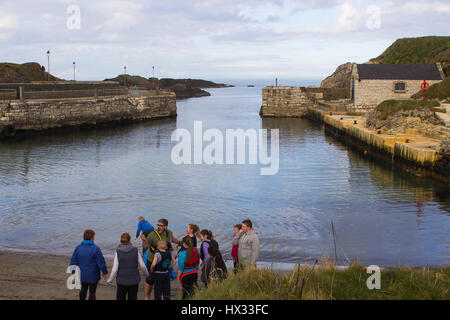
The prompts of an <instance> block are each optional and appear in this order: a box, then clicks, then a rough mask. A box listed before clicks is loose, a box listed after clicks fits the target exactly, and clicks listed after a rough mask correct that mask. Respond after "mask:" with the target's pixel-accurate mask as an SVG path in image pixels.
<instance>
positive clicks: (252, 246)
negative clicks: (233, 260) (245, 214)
mask: <svg viewBox="0 0 450 320" xmlns="http://www.w3.org/2000/svg"><path fill="white" fill-rule="evenodd" d="M233 245H238V246H239V248H238V258H239V264H241V265H248V266H256V261H257V260H258V257H259V238H258V235H257V234H256V232H255V231H254V230H253V224H252V222H251V221H250V219H246V220H244V221H242V228H241V230H240V231H239V233H238V234H236V236H235V237H234V238H233Z"/></svg>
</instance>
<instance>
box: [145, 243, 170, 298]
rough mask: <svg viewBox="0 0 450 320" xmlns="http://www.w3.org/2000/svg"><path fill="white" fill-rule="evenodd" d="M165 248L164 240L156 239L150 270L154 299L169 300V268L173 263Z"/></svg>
mask: <svg viewBox="0 0 450 320" xmlns="http://www.w3.org/2000/svg"><path fill="white" fill-rule="evenodd" d="M166 250H167V242H166V240H159V241H158V251H157V252H156V253H155V255H154V258H153V262H152V265H151V267H150V271H151V272H152V277H153V281H154V288H155V291H154V295H155V300H161V296H162V297H163V298H164V300H170V277H169V269H170V268H172V267H173V266H174V265H175V259H174V258H173V257H172V253H171V252H170V251H166Z"/></svg>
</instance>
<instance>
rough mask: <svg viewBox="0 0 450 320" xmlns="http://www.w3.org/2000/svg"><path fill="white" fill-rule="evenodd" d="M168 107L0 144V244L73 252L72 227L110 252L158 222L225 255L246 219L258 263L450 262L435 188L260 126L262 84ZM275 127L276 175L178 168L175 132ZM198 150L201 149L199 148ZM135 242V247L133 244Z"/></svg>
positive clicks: (312, 126) (319, 142) (449, 208)
mask: <svg viewBox="0 0 450 320" xmlns="http://www.w3.org/2000/svg"><path fill="white" fill-rule="evenodd" d="M208 91H210V92H211V94H212V95H211V96H210V97H203V98H193V99H188V100H184V101H178V102H177V105H178V117H177V118H176V119H164V120H155V121H150V122H143V123H135V124H127V125H120V126H110V127H103V128H96V129H91V130H84V131H78V132H67V133H58V134H56V133H54V134H49V135H40V136H36V137H30V138H28V139H25V140H21V141H15V142H14V143H11V142H0V246H1V247H3V248H10V249H20V250H22V249H25V250H33V251H38V252H44V253H57V254H66V255H70V254H71V253H72V251H73V248H74V247H75V246H76V245H77V244H78V243H79V242H80V241H81V240H82V239H81V238H82V234H83V230H84V229H87V228H92V229H94V230H95V231H96V243H97V244H98V245H99V246H100V247H101V249H102V251H103V252H104V253H105V254H108V255H109V254H112V253H113V252H114V249H115V248H116V246H117V245H118V242H119V238H120V234H121V233H123V232H129V233H130V234H131V235H132V236H133V237H134V234H135V232H136V225H137V218H138V216H140V215H143V216H145V217H147V219H148V220H149V221H150V222H151V223H152V224H154V225H156V221H157V220H158V218H160V217H165V218H167V219H168V220H169V229H171V230H173V231H174V233H175V235H176V236H177V237H178V238H181V236H183V235H184V230H185V227H186V225H187V224H188V223H196V224H198V225H199V226H200V227H201V228H208V229H211V230H212V231H213V233H214V234H215V237H216V239H217V240H218V242H219V244H220V247H221V249H222V251H223V253H224V256H230V251H231V239H232V235H233V233H232V232H233V225H234V224H235V223H239V222H241V221H242V220H243V219H245V218H250V219H251V220H252V221H253V223H254V227H255V230H256V231H257V232H258V234H259V237H260V240H261V249H260V260H261V261H266V262H268V263H270V262H271V261H272V257H273V258H274V261H275V262H277V263H296V262H304V261H305V260H307V261H311V260H312V259H315V258H319V259H320V258H321V257H323V256H327V257H330V258H333V257H334V247H333V237H332V233H331V223H330V222H331V220H333V221H334V225H335V230H336V234H337V240H338V250H337V253H338V257H339V261H340V262H341V263H344V262H345V259H344V256H345V255H346V256H347V257H348V258H349V259H358V260H359V261H360V262H362V263H364V264H378V265H380V266H389V265H397V264H408V265H413V266H416V265H433V266H436V265H449V264H450V197H449V192H448V189H446V188H445V186H443V185H441V184H440V183H437V182H435V181H432V180H430V179H424V178H418V177H415V176H412V175H410V174H407V173H404V172H403V171H401V170H399V169H396V168H393V167H392V166H391V165H389V164H385V163H378V162H374V161H373V160H370V159H366V158H364V157H363V156H362V155H360V154H359V153H356V152H354V151H352V150H349V149H348V148H347V147H346V146H344V145H343V144H341V143H340V142H338V141H336V140H334V139H333V138H332V137H329V136H326V135H325V134H324V129H323V126H321V125H319V124H317V123H313V122H310V121H308V120H303V119H262V118H260V117H259V115H258V112H259V108H260V105H261V87H254V88H247V87H235V88H225V89H210V90H208ZM194 120H202V121H203V127H204V130H205V129H207V128H217V129H219V130H221V131H222V132H225V129H227V128H230V129H237V128H242V129H250V128H253V129H260V128H267V129H270V128H279V129H280V168H279V172H278V174H276V175H273V176H261V175H260V174H259V173H260V172H259V170H260V166H259V165H248V164H247V165H212V166H208V165H180V166H176V165H174V164H173V163H172V161H171V157H170V155H171V150H172V147H173V146H174V145H175V142H172V141H171V140H170V137H171V134H172V132H173V130H175V129H176V128H187V129H191V128H192V127H193V122H194ZM205 146H206V143H205ZM136 244H137V242H136Z"/></svg>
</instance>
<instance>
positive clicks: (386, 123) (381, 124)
mask: <svg viewBox="0 0 450 320" xmlns="http://www.w3.org/2000/svg"><path fill="white" fill-rule="evenodd" d="M365 118H366V126H367V127H368V128H369V129H375V130H382V131H385V132H386V133H404V132H405V131H406V130H411V129H415V130H418V131H421V132H423V133H427V135H430V136H433V135H439V134H440V132H441V128H440V127H438V126H441V125H445V124H444V123H442V121H441V120H440V119H439V118H438V117H436V115H435V113H434V112H432V111H431V110H430V109H429V108H427V107H420V108H418V109H413V110H402V111H398V112H396V113H394V114H392V115H389V116H388V117H387V118H386V119H383V117H382V116H381V112H380V111H378V110H376V109H374V110H372V111H369V112H368V113H366V115H365Z"/></svg>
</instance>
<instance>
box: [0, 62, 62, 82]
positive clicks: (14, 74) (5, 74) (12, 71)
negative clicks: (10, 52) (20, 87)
mask: <svg viewBox="0 0 450 320" xmlns="http://www.w3.org/2000/svg"><path fill="white" fill-rule="evenodd" d="M47 80H50V81H62V80H61V79H58V78H56V77H54V76H52V75H51V74H48V73H47V72H46V71H44V69H43V67H42V66H41V65H40V64H39V63H37V62H28V63H23V64H16V63H0V83H29V82H32V81H47Z"/></svg>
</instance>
